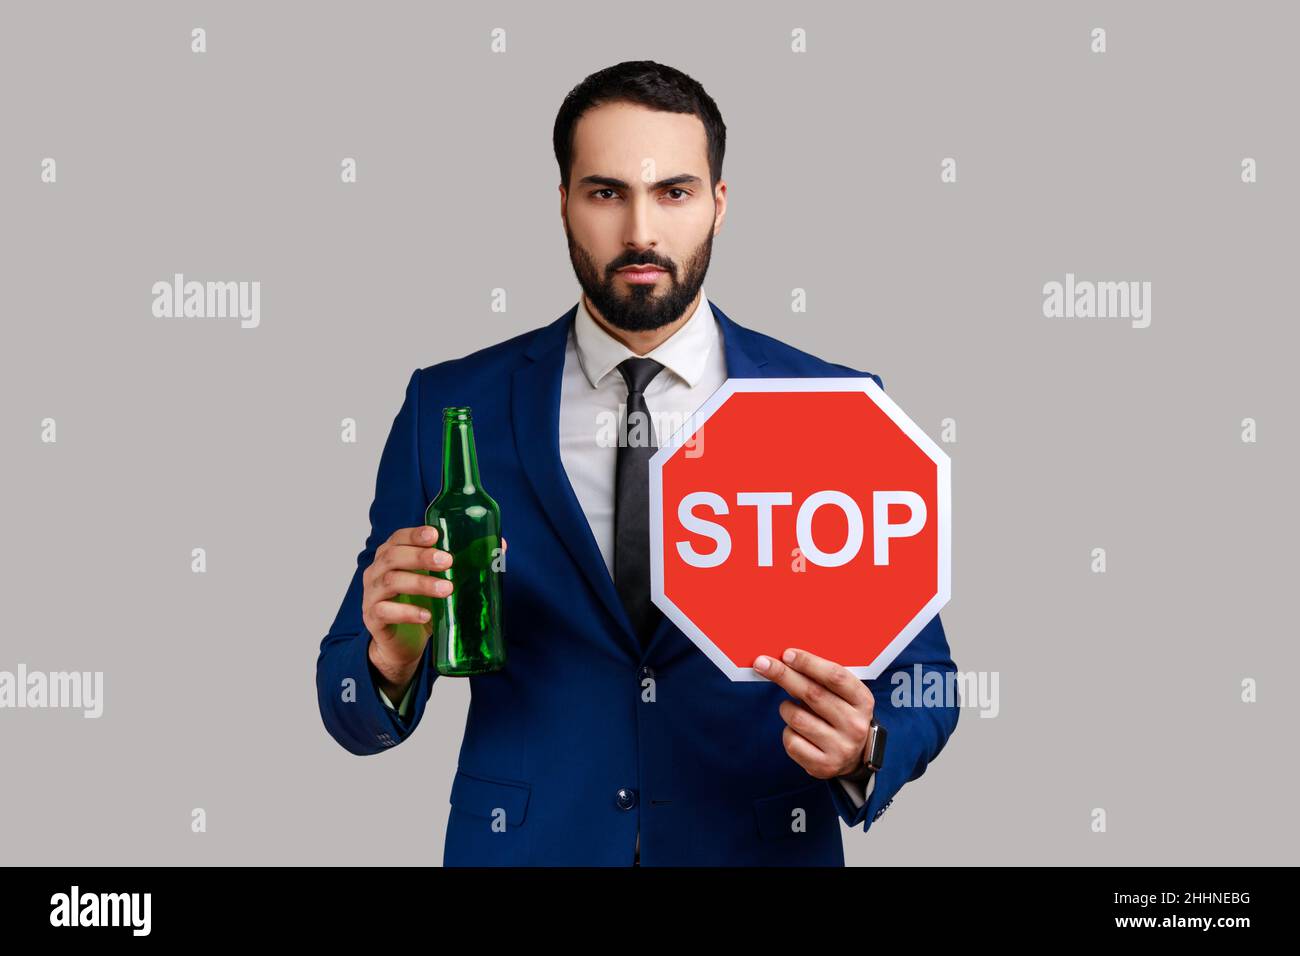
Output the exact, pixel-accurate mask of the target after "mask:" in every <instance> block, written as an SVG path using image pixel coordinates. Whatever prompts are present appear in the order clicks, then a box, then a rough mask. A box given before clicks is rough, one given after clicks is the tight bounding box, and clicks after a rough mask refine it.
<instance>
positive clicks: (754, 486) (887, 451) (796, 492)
mask: <svg viewBox="0 0 1300 956" xmlns="http://www.w3.org/2000/svg"><path fill="white" fill-rule="evenodd" d="M949 471H950V463H949V459H948V456H947V455H946V454H945V453H944V452H943V451H942V450H941V449H940V448H939V446H938V445H937V444H935V442H934V441H933V440H931V439H930V437H929V436H928V435H926V434H925V432H923V431H922V430H921V429H920V427H918V426H917V425H916V423H915V422H913V421H912V420H911V419H910V418H908V417H907V415H906V414H905V413H904V412H903V410H902V409H901V408H899V407H898V405H896V404H895V403H894V401H893V400H892V399H891V398H890V397H889V396H888V395H886V394H885V392H884V390H883V389H881V388H880V386H878V385H877V384H876V383H875V381H874V380H873V379H870V378H731V379H728V380H727V381H726V382H724V383H723V384H722V386H721V387H720V388H719V389H718V390H717V391H716V392H714V393H713V395H711V396H710V397H709V399H708V400H707V401H706V402H705V403H704V404H703V405H702V406H700V408H699V410H697V411H696V412H695V414H694V415H693V416H691V418H690V419H689V420H688V421H687V422H686V423H685V425H683V426H682V427H681V428H680V429H679V430H678V431H677V432H676V433H675V434H674V435H673V436H672V437H671V438H670V439H669V440H668V441H667V442H665V443H664V444H663V445H662V447H661V448H660V449H659V451H657V452H656V453H655V455H654V457H653V458H651V460H650V554H651V562H650V593H651V596H652V598H653V600H654V602H655V604H656V605H658V607H659V608H660V609H661V610H662V611H663V612H664V613H665V614H666V615H668V617H669V618H670V619H671V620H672V621H673V623H674V624H676V625H677V626H678V627H679V628H680V629H681V630H682V632H683V633H685V634H686V635H687V636H688V637H689V638H690V639H691V640H692V641H694V642H695V644H696V645H697V646H698V647H699V648H700V650H702V651H703V652H704V653H705V654H707V655H708V656H709V657H710V658H711V659H712V660H713V662H714V663H715V664H717V665H718V667H719V668H721V669H722V671H723V673H725V674H726V675H727V676H728V677H730V678H731V679H732V680H765V679H766V678H764V677H763V676H762V675H760V674H758V673H757V672H756V671H754V669H753V666H752V665H753V662H754V658H756V657H757V656H758V655H759V654H767V655H769V656H773V657H779V656H780V654H781V652H782V651H783V650H784V649H785V648H786V647H790V646H795V647H801V648H804V649H805V650H808V651H811V652H812V653H814V654H817V655H819V656H821V657H825V658H828V659H830V660H833V661H836V662H838V663H840V664H843V665H844V666H845V667H847V668H849V670H851V671H852V672H853V673H854V674H855V675H857V676H858V677H861V678H872V677H876V676H878V675H879V674H880V673H881V671H883V670H884V669H885V668H886V667H888V666H889V664H890V662H891V661H893V659H894V658H895V657H897V656H898V655H899V654H900V653H901V652H902V650H903V649H904V648H905V647H906V646H907V644H908V642H909V641H911V639H912V638H913V637H915V636H916V634H917V633H918V632H919V631H920V630H921V629H922V628H923V627H925V625H926V624H928V623H929V622H930V620H931V619H932V618H933V617H934V615H935V614H937V613H938V612H939V609H940V608H941V607H943V606H944V604H946V603H947V602H948V598H949V591H950V577H951V574H950V565H951V497H952V496H951V491H950V484H949Z"/></svg>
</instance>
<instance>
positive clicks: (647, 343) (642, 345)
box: [582, 289, 704, 355]
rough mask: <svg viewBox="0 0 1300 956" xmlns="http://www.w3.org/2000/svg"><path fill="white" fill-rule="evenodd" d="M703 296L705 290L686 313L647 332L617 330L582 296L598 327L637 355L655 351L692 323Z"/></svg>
mask: <svg viewBox="0 0 1300 956" xmlns="http://www.w3.org/2000/svg"><path fill="white" fill-rule="evenodd" d="M703 294H704V290H703V289H701V290H700V291H699V292H697V293H695V298H694V299H692V300H691V304H690V305H688V306H687V307H686V309H685V311H683V312H682V314H681V315H679V316H677V318H675V319H673V320H672V321H671V322H669V323H668V324H667V325H664V326H660V327H659V328H657V329H651V330H649V331H647V332H628V331H627V330H626V329H620V328H616V327H615V326H613V325H610V324H609V322H608V321H607V320H606V319H605V317H604V316H603V315H601V314H600V313H599V312H597V311H596V307H595V306H593V305H592V304H591V300H590V299H588V298H587V293H585V292H584V293H583V294H582V301H583V303H584V304H585V305H586V306H587V311H588V312H590V313H591V317H592V318H593V319H595V320H596V324H597V325H599V326H600V327H601V328H602V329H604V330H605V331H606V332H608V333H609V334H610V335H612V336H613V337H614V338H616V339H618V340H619V341H620V342H622V343H623V344H624V345H626V346H627V347H628V348H630V349H631V350H632V351H633V352H635V353H636V354H637V355H645V354H646V353H647V352H652V351H654V349H656V348H657V347H658V346H659V345H660V344H661V343H663V342H664V341H666V340H667V339H668V338H669V336H671V335H672V334H673V333H674V332H676V331H677V330H678V329H680V328H681V327H682V326H683V325H685V324H686V323H687V322H689V321H690V318H691V316H692V315H694V314H695V310H696V309H697V308H699V304H700V296H701V295H703Z"/></svg>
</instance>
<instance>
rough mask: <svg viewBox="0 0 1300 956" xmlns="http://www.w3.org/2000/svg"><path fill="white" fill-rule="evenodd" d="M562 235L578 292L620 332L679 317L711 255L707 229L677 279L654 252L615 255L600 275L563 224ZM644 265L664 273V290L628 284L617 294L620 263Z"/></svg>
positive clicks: (671, 265)
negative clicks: (566, 244) (566, 243)
mask: <svg viewBox="0 0 1300 956" xmlns="http://www.w3.org/2000/svg"><path fill="white" fill-rule="evenodd" d="M564 234H565V236H566V237H567V238H568V240H569V261H570V262H572V263H573V271H574V274H575V275H577V277H578V284H579V285H581V286H582V291H583V292H585V293H586V295H587V298H588V299H589V300H590V301H591V304H592V305H594V306H595V307H596V309H597V310H598V311H599V312H600V314H601V316H603V317H604V319H605V320H606V321H607V322H609V324H610V325H612V326H614V327H615V328H616V329H622V330H623V331H624V332H651V331H653V330H654V329H659V328H663V326H665V325H668V324H669V323H671V322H673V321H675V320H676V319H678V318H680V317H681V315H682V313H683V312H685V311H686V309H687V307H688V306H689V305H690V304H691V303H692V302H694V301H695V297H696V295H698V294H699V291H700V287H701V286H702V285H704V275H705V273H706V272H708V271H709V260H710V258H711V257H712V255H713V230H712V228H710V229H709V234H708V237H707V238H706V239H705V241H704V242H702V243H701V244H700V245H699V247H698V248H697V249H696V250H695V252H693V253H692V254H691V256H690V258H689V259H688V260H687V261H686V275H685V277H684V278H683V279H682V280H681V281H678V278H677V267H676V265H675V264H674V263H671V262H667V261H665V260H662V259H660V258H659V257H658V256H657V255H655V254H654V253H642V254H640V255H638V254H636V253H626V254H624V255H622V256H619V258H618V259H617V260H615V261H614V262H612V263H610V264H609V266H608V268H607V269H606V271H605V274H604V275H603V276H602V275H601V273H600V270H599V269H598V268H597V266H596V263H595V260H593V259H592V257H591V256H590V255H589V254H588V253H587V250H586V249H583V248H582V247H581V246H579V245H578V244H577V243H576V242H574V241H573V233H572V232H570V231H569V227H568V224H567V223H566V224H565V227H564ZM647 264H653V265H655V266H658V267H659V268H661V269H663V270H664V272H665V273H667V275H668V278H667V279H666V280H665V281H666V282H667V283H668V290H667V291H666V292H662V293H658V294H656V288H655V286H654V285H629V286H628V291H627V295H626V296H623V295H620V294H619V293H618V291H617V288H618V286H617V284H618V283H619V279H618V278H617V277H616V276H615V273H616V272H617V271H618V270H619V269H621V268H622V267H624V266H630V265H647ZM655 285H658V283H656V284H655Z"/></svg>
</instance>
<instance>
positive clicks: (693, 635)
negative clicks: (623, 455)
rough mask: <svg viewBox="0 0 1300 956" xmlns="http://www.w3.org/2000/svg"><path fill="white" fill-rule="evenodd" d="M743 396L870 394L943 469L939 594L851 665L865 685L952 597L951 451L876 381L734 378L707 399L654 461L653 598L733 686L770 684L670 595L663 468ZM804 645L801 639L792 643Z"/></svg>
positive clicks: (940, 473) (940, 472)
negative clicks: (869, 658)
mask: <svg viewBox="0 0 1300 956" xmlns="http://www.w3.org/2000/svg"><path fill="white" fill-rule="evenodd" d="M738 392H864V393H865V394H866V395H867V397H868V398H870V399H871V400H872V401H873V402H875V403H876V405H877V406H879V408H880V409H881V411H883V412H884V413H885V414H886V415H888V416H889V417H890V419H891V420H892V421H893V422H894V424H896V425H897V426H898V427H899V428H900V429H901V430H902V431H903V433H904V434H905V435H907V437H908V438H910V439H911V440H912V441H913V442H915V443H916V445H917V447H918V448H920V449H921V451H923V452H924V453H925V454H926V456H927V457H929V458H930V459H931V460H932V461H933V462H934V463H935V468H936V470H937V475H936V482H937V483H936V496H937V498H938V505H939V516H938V519H937V521H938V533H939V548H938V552H939V554H938V560H939V567H938V582H939V587H938V591H937V592H936V593H935V595H934V597H932V598H931V599H930V600H929V601H928V602H926V604H925V606H924V607H923V608H921V610H920V611H918V612H917V614H916V616H915V617H913V618H912V619H911V620H910V621H908V623H907V624H906V625H905V626H904V627H903V629H902V630H901V631H900V632H899V633H898V636H896V637H895V638H894V639H893V640H892V641H890V642H889V644H887V645H886V646H885V648H884V649H883V650H882V651H881V652H880V654H879V655H877V657H876V659H875V660H874V661H873V662H872V663H871V664H870V665H861V666H850V667H848V668H847V670H848V671H849V672H850V673H852V674H853V675H854V676H856V677H859V678H861V679H863V680H870V679H872V678H874V677H879V676H880V675H881V673H883V672H884V670H885V668H886V667H888V666H889V665H890V664H891V663H893V661H894V659H895V658H896V657H898V655H899V654H901V653H902V652H903V649H904V648H906V647H907V645H908V644H910V643H911V642H912V639H913V638H914V637H916V635H917V634H919V633H920V632H921V630H922V629H923V628H924V627H925V626H926V625H927V624H929V623H930V621H931V620H932V619H933V618H934V616H935V615H936V614H938V613H939V610H940V609H941V608H943V606H944V605H946V604H947V603H948V601H949V599H950V598H951V596H952V462H951V459H949V457H948V454H947V452H945V451H944V450H943V449H942V448H940V447H939V446H938V444H937V443H936V442H935V441H934V439H932V438H931V437H930V436H929V435H927V434H926V433H925V432H924V431H923V430H922V429H921V427H920V426H919V425H917V424H916V422H914V421H912V419H910V418H909V417H908V416H907V413H906V412H904V411H903V410H902V409H901V408H900V407H899V406H898V403H897V402H895V401H894V400H893V399H892V398H890V397H889V396H888V395H887V394H885V390H884V389H882V388H881V387H880V386H879V385H877V384H876V380H875V379H873V378H870V377H865V376H863V377H858V376H849V377H843V378H728V379H727V380H726V381H724V382H723V383H722V384H721V385H720V386H718V388H717V390H716V391H715V392H714V393H713V394H712V395H710V396H709V397H708V399H707V400H705V402H704V404H703V405H701V406H700V407H699V408H698V409H696V410H695V412H694V413H693V414H692V415H691V417H690V418H688V419H687V420H686V421H685V422H684V423H683V424H682V426H681V427H680V428H678V429H677V431H675V432H674V433H673V434H672V435H671V436H670V437H669V438H668V441H667V442H666V443H664V444H663V445H661V446H660V448H659V450H658V451H656V452H655V453H654V455H653V456H651V458H650V599H651V600H652V601H654V603H655V605H656V606H657V607H658V608H659V609H660V610H661V611H663V612H664V614H666V615H667V616H668V618H669V620H671V621H672V622H673V623H674V624H676V625H677V627H678V628H679V629H680V630H681V632H682V633H683V634H685V635H686V636H687V637H688V638H690V639H691V642H692V643H693V644H695V646H696V647H698V648H699V649H700V650H701V651H702V652H704V654H705V655H706V656H707V657H708V658H709V660H711V661H713V663H714V664H715V665H717V667H718V669H719V670H721V671H722V672H723V673H724V674H726V675H727V677H728V678H729V679H731V680H733V681H756V680H768V679H769V678H767V677H766V676H764V675H763V674H760V673H759V672H758V671H756V670H754V668H752V667H737V666H736V665H735V664H733V663H732V662H731V660H730V659H729V658H728V657H727V655H726V654H724V653H723V652H722V650H721V649H720V648H719V647H718V646H717V645H715V644H714V643H713V642H712V641H710V640H709V638H708V637H707V635H705V633H704V632H703V631H702V630H700V628H699V627H697V626H696V624H695V622H694V621H692V620H691V619H690V618H689V617H687V615H686V614H685V612H683V611H682V609H681V608H679V607H678V606H677V605H676V604H674V603H673V602H672V601H671V600H670V599H669V597H668V595H666V594H665V593H664V541H663V537H664V534H663V501H662V499H663V467H664V464H665V463H666V462H667V461H668V459H669V458H671V457H672V456H673V454H675V453H676V451H677V450H678V449H679V448H680V447H681V446H682V445H684V444H685V443H686V441H687V439H688V438H689V437H690V436H691V435H694V434H695V432H696V431H697V430H698V429H699V428H700V427H701V426H702V425H703V424H704V423H705V422H707V421H708V420H709V419H710V418H711V417H712V416H713V413H714V412H716V411H717V410H718V409H719V408H721V407H722V405H723V403H724V402H726V401H727V400H728V399H729V398H731V396H732V395H735V394H736V393H738ZM791 643H792V644H793V645H794V646H798V640H797V639H795V640H793V641H792V642H791Z"/></svg>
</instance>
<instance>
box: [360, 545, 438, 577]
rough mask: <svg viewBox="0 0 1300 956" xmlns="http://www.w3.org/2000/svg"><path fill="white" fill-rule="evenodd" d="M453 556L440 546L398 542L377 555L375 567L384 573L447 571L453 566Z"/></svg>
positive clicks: (377, 570)
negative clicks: (422, 546) (429, 546)
mask: <svg viewBox="0 0 1300 956" xmlns="http://www.w3.org/2000/svg"><path fill="white" fill-rule="evenodd" d="M451 562H452V557H451V553H450V552H448V551H443V550H442V549H440V548H417V547H412V546H411V545H406V544H398V545H394V546H393V547H391V548H389V549H388V550H387V551H385V552H384V553H383V554H382V555H377V556H376V557H375V569H376V572H377V573H380V574H382V573H383V572H385V571H389V570H398V571H445V570H446V569H447V568H449V567H451Z"/></svg>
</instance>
